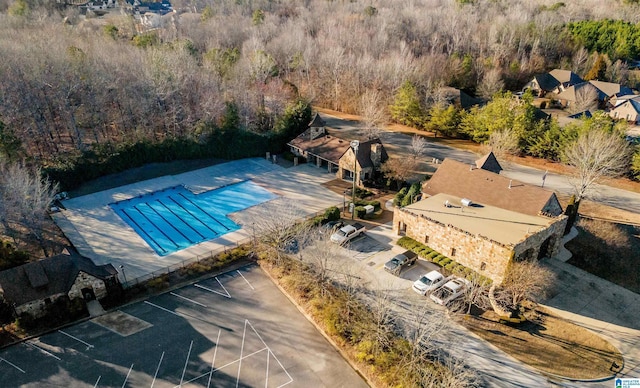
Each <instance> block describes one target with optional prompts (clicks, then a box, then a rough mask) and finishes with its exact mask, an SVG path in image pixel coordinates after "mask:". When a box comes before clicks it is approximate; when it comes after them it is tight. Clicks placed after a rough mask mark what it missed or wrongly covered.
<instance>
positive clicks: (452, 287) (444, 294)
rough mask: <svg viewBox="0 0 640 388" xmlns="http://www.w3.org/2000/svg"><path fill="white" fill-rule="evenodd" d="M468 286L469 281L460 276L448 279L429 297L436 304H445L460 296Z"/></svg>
mask: <svg viewBox="0 0 640 388" xmlns="http://www.w3.org/2000/svg"><path fill="white" fill-rule="evenodd" d="M468 286H469V281H468V280H466V279H462V278H455V279H453V280H449V281H448V282H446V283H445V284H444V286H442V287H440V288H438V289H437V290H435V291H434V292H433V293H432V294H431V295H429V297H430V298H431V300H433V301H434V302H436V303H437V304H440V305H443V306H446V305H447V304H449V303H450V302H451V301H452V300H454V299H456V298H458V297H460V296H462V294H463V293H464V291H465V290H466V289H467V287H468Z"/></svg>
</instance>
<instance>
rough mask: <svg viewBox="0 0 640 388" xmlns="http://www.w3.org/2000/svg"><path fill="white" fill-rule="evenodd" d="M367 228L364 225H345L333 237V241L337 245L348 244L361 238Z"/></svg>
mask: <svg viewBox="0 0 640 388" xmlns="http://www.w3.org/2000/svg"><path fill="white" fill-rule="evenodd" d="M366 230H367V228H365V227H364V225H361V224H358V223H355V224H353V225H345V226H343V227H342V228H340V229H338V230H337V231H336V232H335V233H334V234H332V235H331V241H332V242H334V243H336V244H340V245H343V244H346V243H347V242H349V241H350V240H352V239H354V238H356V237H358V236H360V235H361V234H362V233H364V232H365V231H366Z"/></svg>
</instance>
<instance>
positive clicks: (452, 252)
mask: <svg viewBox="0 0 640 388" xmlns="http://www.w3.org/2000/svg"><path fill="white" fill-rule="evenodd" d="M455 255H456V248H451V257H454V256H455Z"/></svg>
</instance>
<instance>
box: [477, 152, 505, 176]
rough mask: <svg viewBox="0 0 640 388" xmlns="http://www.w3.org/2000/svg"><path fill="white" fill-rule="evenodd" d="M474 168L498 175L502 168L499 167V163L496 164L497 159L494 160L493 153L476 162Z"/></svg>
mask: <svg viewBox="0 0 640 388" xmlns="http://www.w3.org/2000/svg"><path fill="white" fill-rule="evenodd" d="M476 167H478V168H482V169H484V170H487V171H491V172H493V173H496V174H500V171H502V166H501V165H500V163H498V159H496V156H495V155H494V154H493V151H491V152H489V153H488V154H486V155H485V156H483V157H481V158H480V159H478V160H476Z"/></svg>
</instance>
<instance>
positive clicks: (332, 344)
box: [257, 261, 376, 387]
mask: <svg viewBox="0 0 640 388" xmlns="http://www.w3.org/2000/svg"><path fill="white" fill-rule="evenodd" d="M257 264H258V266H259V267H260V269H262V272H264V273H265V274H266V275H267V277H268V278H269V279H270V280H271V282H272V283H273V284H275V286H276V287H278V289H279V290H280V292H281V293H282V294H283V295H284V296H285V297H286V298H287V299H288V300H289V302H291V304H292V305H294V306H295V308H296V309H297V310H298V311H299V312H300V313H301V314H302V315H303V316H304V317H305V318H306V319H307V321H309V323H311V324H312V325H313V327H315V328H316V330H317V331H318V332H319V333H320V334H321V335H322V336H323V337H324V339H326V340H327V342H329V343H330V344H331V346H333V348H334V349H335V350H336V351H337V352H338V353H339V354H340V356H341V357H342V358H343V359H344V360H345V361H346V362H347V363H348V364H349V365H350V366H351V368H353V370H354V371H355V372H356V373H357V374H358V376H360V377H362V379H363V380H364V381H365V382H366V383H367V385H369V386H370V387H376V385H375V384H373V382H372V381H371V380H370V379H369V378H368V377H367V376H366V375H365V374H364V373H363V372H362V370H361V368H360V366H359V365H357V364H355V363H354V362H353V361H352V360H351V359H350V358H349V357H348V356H347V354H346V352H345V351H344V350H343V349H342V348H341V347H340V346H338V344H337V343H336V342H335V341H334V340H333V338H331V337H330V336H329V335H327V333H325V331H324V330H323V329H322V327H320V326H319V325H318V324H317V323H316V321H315V320H314V319H313V318H312V317H311V316H310V315H309V314H307V312H306V311H305V310H304V309H303V308H302V307H301V306H300V305H299V304H298V303H296V301H295V300H294V299H293V298H292V297H291V295H289V293H288V292H287V291H286V290H285V289H284V288H282V286H280V283H278V282H277V281H276V280H275V279H274V277H273V276H271V273H270V272H269V271H267V270H266V269H264V267H263V266H262V264H261V262H260V261H258V263H257Z"/></svg>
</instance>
